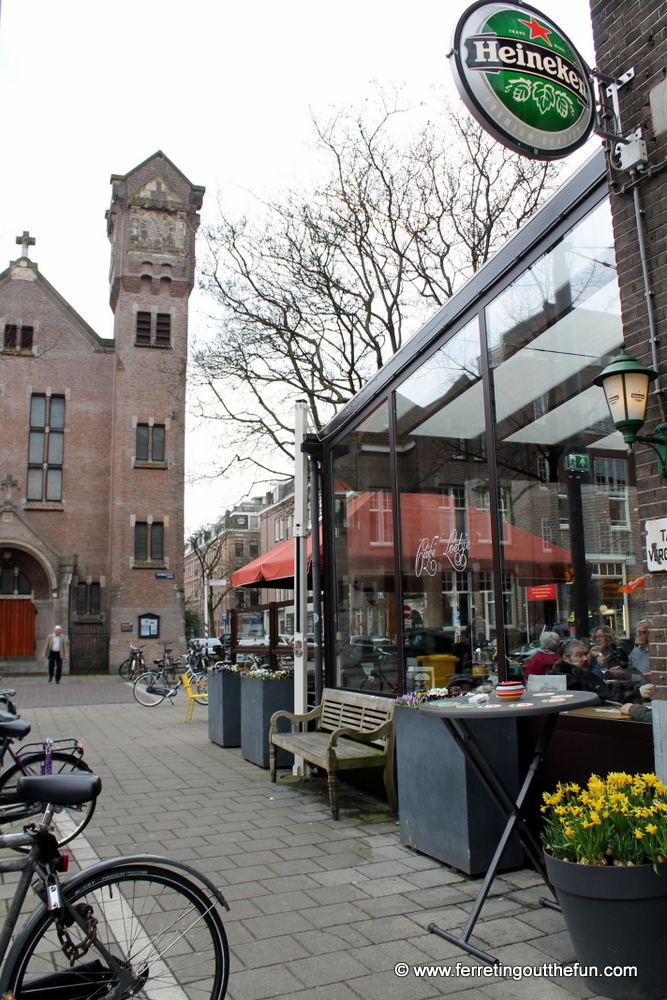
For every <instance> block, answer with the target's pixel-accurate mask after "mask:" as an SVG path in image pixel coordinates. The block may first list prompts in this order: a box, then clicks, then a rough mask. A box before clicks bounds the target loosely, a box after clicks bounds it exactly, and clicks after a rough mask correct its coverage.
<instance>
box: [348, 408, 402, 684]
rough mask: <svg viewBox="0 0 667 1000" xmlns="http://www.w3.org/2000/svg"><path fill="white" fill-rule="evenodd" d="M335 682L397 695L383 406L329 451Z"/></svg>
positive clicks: (386, 431)
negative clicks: (333, 552)
mask: <svg viewBox="0 0 667 1000" xmlns="http://www.w3.org/2000/svg"><path fill="white" fill-rule="evenodd" d="M333 479H334V483H335V487H334V489H335V494H334V505H335V513H334V518H335V565H336V577H337V588H336V598H337V601H336V608H335V615H336V653H337V656H336V683H337V685H339V686H341V687H351V688H361V687H363V688H364V690H376V691H379V690H384V691H394V690H395V689H396V686H397V683H398V678H397V667H396V610H395V596H394V544H393V510H392V500H391V482H390V471H389V407H388V404H387V403H386V402H384V403H382V404H381V405H380V406H379V407H378V408H377V409H376V410H374V411H373V413H371V415H370V416H369V417H367V418H366V419H365V420H363V421H362V422H361V423H360V424H359V425H358V426H357V427H356V428H355V429H354V430H353V431H352V432H351V433H350V434H348V435H347V437H346V438H345V439H344V440H343V441H341V442H340V443H339V444H337V445H335V446H334V448H333Z"/></svg>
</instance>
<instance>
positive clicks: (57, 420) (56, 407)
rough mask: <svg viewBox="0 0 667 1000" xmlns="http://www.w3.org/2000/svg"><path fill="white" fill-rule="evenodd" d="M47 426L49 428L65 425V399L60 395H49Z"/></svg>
mask: <svg viewBox="0 0 667 1000" xmlns="http://www.w3.org/2000/svg"><path fill="white" fill-rule="evenodd" d="M49 426H50V427H51V428H54V427H55V428H60V427H64V426H65V400H64V399H63V397H62V396H52V397H51V413H50V415H49Z"/></svg>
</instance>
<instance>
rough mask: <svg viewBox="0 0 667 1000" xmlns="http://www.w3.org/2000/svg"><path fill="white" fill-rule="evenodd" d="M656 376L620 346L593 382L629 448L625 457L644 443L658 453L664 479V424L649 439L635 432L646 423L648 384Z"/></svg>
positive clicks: (666, 453) (666, 463)
mask: <svg viewBox="0 0 667 1000" xmlns="http://www.w3.org/2000/svg"><path fill="white" fill-rule="evenodd" d="M657 377H658V373H657V372H654V371H653V370H652V369H651V368H646V367H645V365H643V364H642V363H641V361H637V359H636V358H633V356H632V355H631V354H628V353H627V351H626V350H625V344H621V353H620V354H619V355H618V357H616V358H614V360H613V361H612V362H611V364H609V365H607V367H606V368H605V369H604V371H602V372H600V374H599V375H598V377H597V378H595V379H593V383H594V384H595V385H599V386H601V387H602V388H603V389H604V394H605V396H606V398H607V406H608V407H609V413H610V414H611V419H612V421H613V424H614V427H615V428H616V430H617V431H620V432H621V434H622V435H623V440H624V441H625V443H626V444H627V445H628V454H630V455H632V454H634V452H633V449H632V446H633V444H634V443H635V441H643V443H644V444H648V445H650V446H651V448H653V449H654V450H655V451H656V452H657V455H658V468H659V470H660V474H661V475H663V476H667V424H658V426H657V427H656V429H655V433H654V434H651V435H650V436H648V437H643V436H641V435H640V434H639V433H638V431H640V430H641V429H642V427H643V426H644V422H645V420H646V406H647V403H648V387H649V383H650V382H653V381H655V379H657Z"/></svg>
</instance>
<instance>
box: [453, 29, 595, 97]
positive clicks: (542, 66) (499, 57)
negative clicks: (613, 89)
mask: <svg viewBox="0 0 667 1000" xmlns="http://www.w3.org/2000/svg"><path fill="white" fill-rule="evenodd" d="M465 47H466V51H467V58H466V66H467V67H468V68H469V69H472V70H480V71H482V72H484V73H490V72H493V70H501V69H507V68H513V67H519V68H523V69H525V70H526V71H529V72H531V73H533V74H537V75H539V76H543V77H545V78H546V79H555V80H558V82H559V83H563V84H564V85H565V86H566V87H567V88H568V89H569V90H572V91H574V93H576V94H579V95H581V97H583V98H584V99H587V96H588V91H587V88H586V81H585V80H584V78H583V77H582V76H581V74H580V73H578V72H577V70H576V68H575V67H574V66H573V65H572V63H571V62H569V61H568V60H567V59H564V58H563V57H562V56H559V55H556V54H553V55H552V54H551V53H550V52H548V51H547V52H545V50H544V48H537V47H536V46H530V45H527V44H526V43H525V42H524V43H522V42H512V41H510V40H509V39H507V38H497V37H495V38H494V37H493V36H489V35H477V36H475V37H473V38H466V40H465Z"/></svg>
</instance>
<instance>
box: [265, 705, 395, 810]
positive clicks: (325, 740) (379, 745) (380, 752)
mask: <svg viewBox="0 0 667 1000" xmlns="http://www.w3.org/2000/svg"><path fill="white" fill-rule="evenodd" d="M394 708H395V702H394V701H393V700H392V699H389V698H380V697H379V696H378V695H371V694H366V693H365V692H363V691H339V690H336V689H334V688H325V689H324V691H323V692H322V704H321V705H320V706H319V707H318V709H317V714H318V715H319V726H318V729H317V730H316V731H315V732H298V731H297V732H291V733H279V732H277V730H276V725H275V723H276V720H277V718H278V717H279V716H280V715H281V714H282V715H285V714H287V713H276V715H275V716H274V717H273V719H272V720H271V731H270V733H269V744H270V766H271V780H272V781H275V780H276V767H275V760H276V747H282V748H283V749H285V750H288V751H289V752H290V753H293V754H295V755H296V756H298V757H303V759H304V760H306V761H307V762H308V763H309V764H314V765H315V766H316V767H321V768H323V769H324V770H325V771H327V773H328V776H329V798H330V801H331V812H332V814H333V818H334V819H338V788H337V782H338V778H337V776H336V775H337V772H338V771H341V770H349V769H352V768H360V767H384V784H385V788H386V790H387V795H388V797H389V803H390V805H391V808H392V809H393V810H394V812H395V811H396V791H395V787H394V759H393V751H394V734H393V725H392V724H393V718H394ZM311 714H313V715H314V714H315V713H311ZM288 718H290V719H292V720H293V721H292V728H293V729H295V728H296V727H302V726H303V725H305V724H306V718H305V716H295V715H293V714H288ZM387 724H389V727H388V729H387V730H386V731H385V732H383V733H382V734H381V735H378V736H377V738H376V739H371V740H369V739H368V738H366V740H363V737H364V736H366V737H368V734H374V733H376V732H377V730H379V729H381V728H382V727H385V726H387ZM341 729H344V730H346V733H345V735H344V736H343V735H341V736H339V737H334V733H336V732H337V731H339V730H341ZM350 730H352V731H354V732H357V733H359V739H358V740H356V739H355V738H354V736H353V735H351V734H350V732H349V731H350ZM332 739H335V740H336V742H335V743H332Z"/></svg>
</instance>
